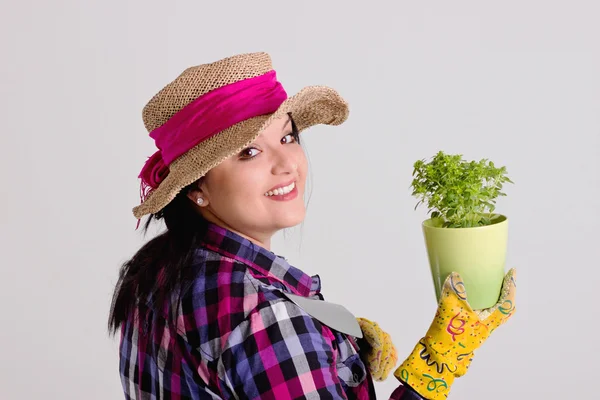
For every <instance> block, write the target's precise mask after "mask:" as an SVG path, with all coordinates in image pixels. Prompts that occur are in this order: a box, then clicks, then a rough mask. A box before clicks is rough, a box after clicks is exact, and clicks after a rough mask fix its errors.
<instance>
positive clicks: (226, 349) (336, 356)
mask: <svg viewBox="0 0 600 400" xmlns="http://www.w3.org/2000/svg"><path fill="white" fill-rule="evenodd" d="M192 267H193V268H195V269H196V270H197V271H198V274H197V276H196V278H195V279H194V281H193V283H192V285H191V287H190V288H189V289H186V290H185V291H184V292H183V293H181V295H182V296H181V301H175V300H173V301H171V302H170V303H169V304H167V305H166V306H165V308H164V309H163V312H162V313H161V315H160V317H159V316H158V315H157V313H156V310H154V311H153V312H151V313H150V315H149V319H147V321H146V322H145V323H144V322H141V323H140V322H135V321H136V320H137V318H136V317H137V313H136V315H132V316H131V318H129V321H128V322H127V323H125V324H123V326H122V327H121V343H120V368H119V369H120V375H121V382H122V385H123V391H124V394H125V398H126V399H172V400H177V399H291V398H294V399H295V398H302V399H375V391H374V388H373V380H372V378H371V376H370V374H369V372H368V369H366V368H365V364H364V363H363V361H362V360H361V358H360V356H359V354H358V350H359V347H358V345H357V343H356V341H355V340H354V338H352V337H350V336H347V335H345V334H342V333H339V332H337V331H335V330H333V329H330V328H329V327H327V326H325V325H323V324H321V323H320V322H319V321H317V320H315V319H313V318H311V317H310V316H309V315H308V314H307V313H306V312H304V311H303V310H302V309H301V308H299V307H298V306H296V305H295V304H294V303H292V302H291V301H289V300H287V298H285V296H284V295H283V294H281V293H280V292H279V290H281V291H285V292H288V293H293V294H296V295H300V296H304V297H314V298H318V299H321V300H323V295H322V294H321V293H320V291H321V282H320V279H319V276H318V275H315V276H312V277H311V276H309V275H306V274H305V273H304V272H302V271H301V270H299V269H297V268H295V267H293V266H291V265H290V264H288V262H287V261H286V260H285V259H284V258H282V257H280V256H277V255H276V254H274V253H272V252H270V251H268V250H266V249H265V248H262V247H260V246H257V245H255V244H253V243H252V242H251V241H249V240H247V239H245V238H243V237H241V236H239V235H237V234H235V233H234V232H231V231H229V230H226V229H223V228H221V227H219V226H217V225H214V224H210V225H209V229H208V232H207V234H206V236H205V239H204V243H203V244H202V245H201V246H199V248H198V249H197V250H196V252H195V258H194V262H193V264H192ZM175 297H177V296H173V298H175ZM151 301H152V299H149V303H151ZM144 332H147V333H144ZM391 398H392V399H404V400H409V399H421V397H420V396H418V395H417V394H416V393H415V392H413V391H412V390H409V389H407V388H405V387H403V386H401V385H400V386H399V387H398V389H397V390H396V391H394V393H393V394H392V397H391Z"/></svg>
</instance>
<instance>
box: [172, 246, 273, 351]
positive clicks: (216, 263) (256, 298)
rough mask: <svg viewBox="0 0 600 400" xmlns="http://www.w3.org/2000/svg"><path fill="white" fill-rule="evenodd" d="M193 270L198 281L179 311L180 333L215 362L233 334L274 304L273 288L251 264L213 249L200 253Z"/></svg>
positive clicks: (185, 291) (197, 252) (193, 284)
mask: <svg viewBox="0 0 600 400" xmlns="http://www.w3.org/2000/svg"><path fill="white" fill-rule="evenodd" d="M192 268H194V270H195V271H194V278H193V280H192V281H191V282H190V283H189V285H187V288H186V289H185V290H184V292H183V293H182V295H181V300H180V307H178V310H177V330H178V334H179V335H181V336H182V337H183V339H184V340H185V341H186V342H187V343H188V344H189V345H190V346H192V347H194V348H198V349H200V350H201V351H202V353H203V355H204V356H206V357H208V358H209V359H212V360H214V359H216V358H218V357H219V355H220V352H221V350H222V348H223V343H225V341H226V340H227V338H228V336H229V334H230V333H231V331H232V330H234V329H235V328H236V327H237V326H238V325H240V324H241V323H242V322H243V321H245V320H246V319H247V318H248V316H249V315H250V313H251V312H252V311H254V310H256V309H257V308H258V307H260V306H261V303H265V302H269V301H270V298H271V296H270V294H269V292H270V289H269V288H268V287H266V286H265V285H263V284H262V283H261V282H260V281H258V280H257V279H256V277H255V276H254V274H253V271H252V270H251V268H250V266H249V265H247V264H245V263H244V262H242V261H239V260H236V259H235V258H232V257H228V256H226V255H223V254H221V253H218V252H215V251H212V250H210V249H206V248H199V249H198V250H197V251H196V253H195V255H194V259H193V261H192ZM273 289H274V288H273Z"/></svg>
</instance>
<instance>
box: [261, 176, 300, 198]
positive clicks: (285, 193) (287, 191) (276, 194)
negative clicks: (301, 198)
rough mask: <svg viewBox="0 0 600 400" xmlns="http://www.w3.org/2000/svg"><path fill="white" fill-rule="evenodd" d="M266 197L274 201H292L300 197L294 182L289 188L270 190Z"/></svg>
mask: <svg viewBox="0 0 600 400" xmlns="http://www.w3.org/2000/svg"><path fill="white" fill-rule="evenodd" d="M265 196H266V197H268V198H269V199H272V200H279V201H282V200H292V199H294V198H296V196H298V188H297V186H296V182H295V181H294V182H292V183H290V184H289V185H287V186H284V187H280V188H277V189H275V190H269V191H268V192H267V193H265Z"/></svg>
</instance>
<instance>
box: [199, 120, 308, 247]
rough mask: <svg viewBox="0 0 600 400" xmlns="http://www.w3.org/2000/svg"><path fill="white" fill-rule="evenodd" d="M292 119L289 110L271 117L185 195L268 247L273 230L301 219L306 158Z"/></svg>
mask: <svg viewBox="0 0 600 400" xmlns="http://www.w3.org/2000/svg"><path fill="white" fill-rule="evenodd" d="M292 118H293V116H292V113H291V112H290V113H288V115H287V116H285V117H280V118H277V119H275V120H273V122H272V123H271V124H270V125H269V126H268V127H267V128H266V129H265V130H264V131H263V132H262V133H261V134H260V136H259V137H258V138H257V139H256V140H255V141H253V142H252V143H251V144H250V145H249V146H247V147H245V148H244V149H243V150H241V151H240V152H239V153H238V154H237V155H234V156H232V157H230V158H228V159H226V160H225V161H223V162H222V163H220V164H219V165H218V166H216V167H214V168H213V169H211V170H210V171H208V172H207V174H206V176H205V177H203V178H201V179H200V180H199V182H198V184H197V185H194V186H193V187H192V188H191V190H190V191H189V192H188V197H189V198H190V199H191V200H192V201H193V202H195V203H197V204H199V212H200V213H201V214H202V216H203V217H204V219H206V220H207V221H210V222H212V223H215V224H218V225H220V226H223V227H225V228H227V229H230V230H232V231H234V232H236V233H238V234H240V235H242V236H244V237H245V238H247V239H249V240H251V241H252V242H254V243H256V244H257V245H259V246H263V247H266V248H269V247H270V240H271V237H272V236H273V235H274V234H275V233H276V232H277V231H279V230H281V229H284V228H287V227H290V226H295V225H297V224H299V223H300V222H302V220H303V219H304V216H305V211H306V210H305V205H304V201H303V194H304V188H305V182H306V172H307V160H306V156H305V154H304V151H303V149H302V147H301V146H300V143H299V141H300V137H299V132H298V128H297V126H296V123H295V122H294V120H293V119H292ZM199 199H201V202H200V203H198V200H199Z"/></svg>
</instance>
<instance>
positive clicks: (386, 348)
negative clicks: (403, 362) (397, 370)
mask: <svg viewBox="0 0 600 400" xmlns="http://www.w3.org/2000/svg"><path fill="white" fill-rule="evenodd" d="M356 320H357V321H358V324H359V325H360V329H361V330H362V333H363V339H364V341H365V342H366V343H363V344H362V345H361V349H360V355H361V358H362V359H363V361H364V362H365V364H366V366H367V368H368V369H369V371H370V372H371V376H372V377H373V380H375V381H378V382H381V381H385V380H386V379H387V377H388V375H389V374H390V372H392V368H394V367H395V366H396V363H397V362H398V353H397V351H396V347H395V346H394V344H393V343H392V339H391V337H390V335H389V334H388V333H386V332H384V331H383V330H381V327H380V326H379V324H377V322H373V321H369V320H368V319H366V318H357V319H356Z"/></svg>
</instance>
